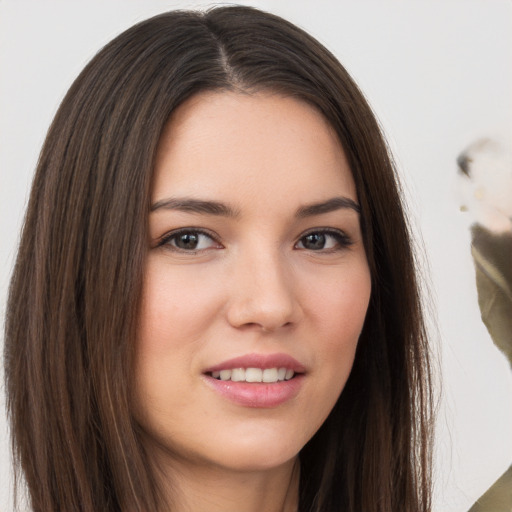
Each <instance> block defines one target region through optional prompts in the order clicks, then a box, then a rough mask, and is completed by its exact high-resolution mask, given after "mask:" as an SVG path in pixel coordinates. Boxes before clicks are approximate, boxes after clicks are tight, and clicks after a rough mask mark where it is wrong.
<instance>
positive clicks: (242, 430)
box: [135, 92, 370, 471]
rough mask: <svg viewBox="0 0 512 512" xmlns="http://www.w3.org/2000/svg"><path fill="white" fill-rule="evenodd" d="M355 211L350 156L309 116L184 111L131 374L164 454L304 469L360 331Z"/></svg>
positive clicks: (160, 208) (274, 104) (279, 111)
mask: <svg viewBox="0 0 512 512" xmlns="http://www.w3.org/2000/svg"><path fill="white" fill-rule="evenodd" d="M357 210H358V207H357V196H356V190H355V185H354V181H353V179H352V175H351V171H350V169H349V166H348V164H347V161H346V158H345V155H344V152H343V150H342V147H341V145H340V144H339V142H338V140H337V138H336V136H335V134H334V132H333V130H332V129H331V128H330V126H329V125H328V123H327V122H326V121H325V119H324V118H323V116H321V115H320V114H319V113H318V112H317V111H316V110H314V109H313V108H312V107H310V106H309V105H307V104H306V103H303V102H301V101H298V100H295V99H291V98H288V97H283V96H279V95H272V94H268V93H265V94H264V93H258V94H252V95H249V94H238V93H231V92H218V93H203V94H199V95H196V96H194V97H192V98H191V99H190V100H188V101H187V102H186V103H184V104H183V105H182V106H180V107H179V108H178V109H177V111H176V112H175V113H174V115H173V117H172V119H171V121H170V122H169V123H168V126H167V127H166V129H165V131H164V133H163V135H162V138H161V141H160V146H159V150H158V155H157V161H156V168H155V176H154V187H153V192H152V211H151V213H150V218H149V226H150V227H149V229H150V242H149V243H150V249H149V252H148V256H147V261H146V267H145V282H144V290H143V302H142V311H141V316H140V331H139V335H138V344H137V355H136V367H135V375H136V382H135V389H136V395H135V417H136V419H137V421H138V422H139V424H140V425H141V426H142V428H143V430H144V432H145V434H146V439H148V440H149V441H150V442H149V446H150V447H152V448H151V449H154V450H155V454H156V453H159V454H160V455H161V454H167V455H170V457H168V460H169V461H174V462H171V464H172V463H175V464H180V465H184V466H185V465H189V466H190V467H194V466H203V467H204V466H205V465H213V467H216V468H221V467H222V468H226V469H231V470H238V471H239V470H247V471H250V470H265V469H269V468H272V467H277V466H280V465H282V464H285V463H286V462H290V461H291V460H293V459H294V457H295V456H296V455H297V453H298V452H299V450H300V449H301V448H302V447H303V446H304V444H305V443H306V442H307V441H308V440H309V439H310V438H311V437H312V436H313V434H314V433H315V432H316V430H317V429H318V428H319V427H320V425H321V424H322V423H323V421H324V420H325V419H326V417H327V416H328V414H329V412H330V411H331V409H332V407H333V406H334V404H335V402H336V400H337V399H338V397H339V395H340V393H341V391H342V389H343V387H344V385H345V382H346V380H347V377H348V375H349V373H350V370H351V368H352V363H353V360H354V353H355V350H356V345H357V342H358V337H359V334H360V332H361V329H362V326H363V321H364V318H365V314H366V310H367V306H368V301H369V297H370V273H369V269H368V265H367V260H366V255H365V250H364V247H363V240H362V236H361V228H360V219H359V214H358V211H357ZM262 380H263V382H261V381H262ZM157 447H158V448H157Z"/></svg>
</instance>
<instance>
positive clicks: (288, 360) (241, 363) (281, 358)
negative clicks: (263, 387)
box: [204, 354, 306, 373]
mask: <svg viewBox="0 0 512 512" xmlns="http://www.w3.org/2000/svg"><path fill="white" fill-rule="evenodd" d="M232 368H262V369H263V370H264V369H266V368H290V369H291V370H293V371H294V372H295V373H304V372H305V371H306V369H305V368H304V366H303V365H302V364H300V363H299V362H298V361H297V359H294V358H293V357H292V356H289V355H288V354H246V355H244V356H240V357H235V358H233V359H229V360H227V361H223V362H222V363H219V364H216V365H215V366H212V367H210V368H207V369H206V370H205V371H204V373H211V372H215V371H220V370H230V369H232Z"/></svg>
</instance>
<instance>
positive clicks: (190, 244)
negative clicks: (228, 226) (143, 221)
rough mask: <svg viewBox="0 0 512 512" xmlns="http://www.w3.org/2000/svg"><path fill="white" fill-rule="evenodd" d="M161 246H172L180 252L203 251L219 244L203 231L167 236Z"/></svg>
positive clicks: (190, 231) (181, 232)
mask: <svg viewBox="0 0 512 512" xmlns="http://www.w3.org/2000/svg"><path fill="white" fill-rule="evenodd" d="M159 245H166V246H170V247H171V249H175V250H179V251H201V250H204V249H210V248H212V247H215V246H216V245H218V244H217V242H216V241H215V240H214V239H213V238H212V237H211V236H210V235H208V234H207V233H203V232H201V231H192V230H189V231H179V232H178V233H171V234H170V235H168V236H166V237H165V238H164V239H163V240H162V241H161V243H160V244H159Z"/></svg>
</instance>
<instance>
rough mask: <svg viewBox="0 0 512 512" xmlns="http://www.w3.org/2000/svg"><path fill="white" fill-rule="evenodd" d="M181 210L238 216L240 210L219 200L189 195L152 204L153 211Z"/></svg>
mask: <svg viewBox="0 0 512 512" xmlns="http://www.w3.org/2000/svg"><path fill="white" fill-rule="evenodd" d="M160 209H162V210H179V211H182V212H191V213H202V214H207V215H220V216H222V217H238V216H239V212H238V211H237V210H235V209H233V208H232V207H231V206H229V205H227V204H225V203H221V202H219V201H208V200H204V199H192V198H188V197H170V198H167V199H161V200H160V201H157V202H156V203H153V204H152V205H151V209H150V211H151V212H154V211H156V210H160Z"/></svg>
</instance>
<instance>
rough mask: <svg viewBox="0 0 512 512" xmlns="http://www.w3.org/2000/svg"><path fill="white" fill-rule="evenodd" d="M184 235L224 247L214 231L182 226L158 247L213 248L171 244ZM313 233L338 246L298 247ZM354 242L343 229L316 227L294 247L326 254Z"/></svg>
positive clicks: (176, 249)
mask: <svg viewBox="0 0 512 512" xmlns="http://www.w3.org/2000/svg"><path fill="white" fill-rule="evenodd" d="M182 235H203V236H206V237H208V238H210V239H211V240H212V241H213V242H214V243H216V244H218V246H219V247H213V248H215V249H219V248H222V246H221V244H220V242H219V241H218V239H217V237H216V236H215V235H214V234H213V233H212V232H210V231H207V230H205V229H201V228H182V229H179V230H176V231H171V232H170V233H167V234H166V235H164V236H163V237H162V238H161V239H160V240H159V241H158V243H157V245H156V247H164V246H166V247H167V248H168V249H169V250H171V251H175V252H180V253H185V254H192V255H193V254H197V253H199V252H201V251H205V250H208V249H211V247H208V248H205V249H197V250H194V249H190V250H188V249H183V248H181V247H176V246H175V245H172V244H171V241H173V240H176V239H177V238H178V237H180V236H182ZM311 235H323V236H330V237H332V238H333V239H334V240H335V241H336V244H337V246H336V247H332V248H328V249H318V250H314V249H307V248H306V247H302V248H301V247H297V245H298V244H299V243H302V245H304V240H305V239H306V237H308V236H311ZM352 244H353V241H352V240H351V238H350V237H349V236H347V235H346V234H345V233H344V232H343V231H341V230H337V229H333V228H315V229H311V230H309V231H307V232H305V233H303V234H302V235H301V236H300V238H299V239H298V240H297V242H296V243H295V244H294V249H298V250H301V249H303V250H306V251H308V250H309V251H310V252H313V253H322V254H325V253H333V252H338V251H341V250H343V249H346V248H348V247H349V246H351V245H352Z"/></svg>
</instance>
